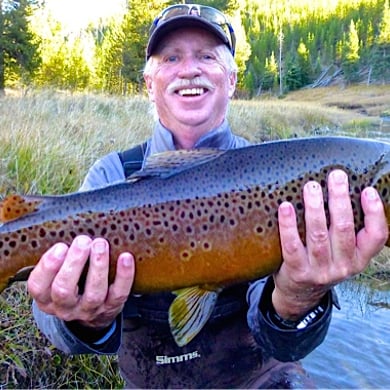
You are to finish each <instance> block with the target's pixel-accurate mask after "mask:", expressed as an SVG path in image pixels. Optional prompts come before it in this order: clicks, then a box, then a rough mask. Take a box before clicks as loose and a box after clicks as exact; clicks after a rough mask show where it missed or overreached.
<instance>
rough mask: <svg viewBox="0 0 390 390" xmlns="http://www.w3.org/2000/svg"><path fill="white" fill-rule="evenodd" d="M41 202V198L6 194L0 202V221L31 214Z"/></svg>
mask: <svg viewBox="0 0 390 390" xmlns="http://www.w3.org/2000/svg"><path fill="white" fill-rule="evenodd" d="M41 202H42V200H33V199H27V198H24V197H23V196H21V195H10V196H7V197H6V198H5V199H4V200H3V201H2V202H1V203H0V221H1V222H2V223H5V222H9V221H12V220H14V219H18V218H21V217H23V216H24V215H27V214H31V213H33V212H35V211H37V210H38V205H39V204H40V203H41Z"/></svg>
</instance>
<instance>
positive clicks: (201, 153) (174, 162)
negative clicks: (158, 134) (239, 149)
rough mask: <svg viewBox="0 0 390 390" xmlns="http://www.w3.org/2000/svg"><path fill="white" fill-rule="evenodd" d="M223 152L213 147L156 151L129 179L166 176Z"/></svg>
mask: <svg viewBox="0 0 390 390" xmlns="http://www.w3.org/2000/svg"><path fill="white" fill-rule="evenodd" d="M224 153H226V150H221V149H214V148H201V149H193V150H184V149H183V150H175V151H169V152H162V153H157V154H154V155H152V156H150V157H148V158H147V160H146V162H145V167H144V168H143V169H142V171H138V172H135V173H134V174H133V175H131V176H130V177H129V179H130V180H134V179H141V178H143V177H149V176H159V177H162V178H166V177H169V176H172V175H175V174H177V173H179V172H182V171H185V170H187V169H189V168H192V167H194V166H197V165H201V164H204V163H206V162H208V161H211V160H214V159H216V158H218V157H219V156H221V155H222V154H224Z"/></svg>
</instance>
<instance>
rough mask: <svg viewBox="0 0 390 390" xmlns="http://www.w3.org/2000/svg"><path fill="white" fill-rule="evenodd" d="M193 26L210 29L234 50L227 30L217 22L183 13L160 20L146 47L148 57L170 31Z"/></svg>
mask: <svg viewBox="0 0 390 390" xmlns="http://www.w3.org/2000/svg"><path fill="white" fill-rule="evenodd" d="M187 27H189V28H191V27H199V28H202V29H204V30H207V31H209V32H210V33H212V34H214V35H215V36H216V37H217V38H219V39H220V40H221V41H222V42H223V43H224V44H225V45H227V46H228V47H229V49H230V51H232V48H231V45H230V41H229V38H228V37H227V36H226V34H225V32H224V31H223V30H222V28H221V27H219V26H218V25H216V24H213V23H210V22H208V21H207V20H206V19H204V18H200V17H198V16H192V15H181V16H177V17H174V18H171V19H169V20H167V21H164V22H160V24H159V25H158V26H157V27H156V29H155V30H154V31H153V33H152V34H151V35H150V37H149V41H148V45H147V47H146V58H147V59H149V57H150V56H151V55H152V54H153V53H154V52H155V50H156V48H157V45H158V44H159V42H160V41H161V39H163V38H164V37H165V36H166V35H167V34H168V33H170V32H171V31H175V30H178V29H180V28H187Z"/></svg>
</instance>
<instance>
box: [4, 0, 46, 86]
mask: <svg viewBox="0 0 390 390" xmlns="http://www.w3.org/2000/svg"><path fill="white" fill-rule="evenodd" d="M36 3H37V2H36V1H35V0H19V1H10V0H0V93H4V88H5V84H6V77H7V75H8V77H9V78H11V77H13V78H17V79H19V80H21V81H22V82H28V81H29V80H30V78H31V76H32V75H33V73H34V71H35V70H36V69H37V67H38V66H39V64H40V56H39V54H38V48H39V41H38V39H37V37H36V36H34V34H33V33H32V32H31V31H30V28H29V23H28V16H29V15H30V13H31V7H32V6H33V5H36Z"/></svg>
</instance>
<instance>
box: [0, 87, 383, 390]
mask: <svg viewBox="0 0 390 390" xmlns="http://www.w3.org/2000/svg"><path fill="white" fill-rule="evenodd" d="M8 92H9V93H8V94H7V96H6V97H3V98H1V99H0V118H1V121H0V194H1V195H5V194H7V193H12V192H20V193H37V194H48V193H52V194H63V193H67V192H70V191H75V190H77V188H78V187H79V185H80V184H81V182H82V180H83V177H84V176H85V174H86V172H87V170H88V167H89V166H90V165H91V164H92V163H93V162H94V161H95V160H96V159H97V158H99V157H100V156H102V155H104V154H106V153H108V152H110V151H112V150H119V149H125V148H128V147H130V146H132V145H135V144H137V143H140V142H142V141H143V140H144V139H145V138H147V137H148V136H149V135H150V134H151V132H152V128H153V119H152V116H151V114H150V113H149V111H150V105H149V103H148V101H147V100H146V98H143V97H114V96H102V95H84V94H80V95H79V94H72V95H71V94H67V93H58V92H53V91H29V92H28V93H27V94H26V95H23V96H20V95H19V94H17V93H13V92H12V91H8ZM10 92H11V93H10ZM370 94H371V95H370ZM384 95H385V97H383V96H384ZM354 96H355V100H357V98H356V97H358V100H359V107H360V109H359V110H357V109H356V108H351V107H350V108H348V107H346V106H347V104H346V102H349V101H353V99H354ZM370 96H371V97H372V99H371V100H370V98H369V97H370ZM378 96H379V97H378ZM389 101H390V89H389V87H387V89H385V90H384V91H383V90H380V91H379V92H378V90H377V89H375V90H371V92H370V91H369V90H368V89H362V88H359V89H357V90H355V91H353V90H352V91H351V90H340V89H338V90H335V89H333V90H331V89H323V90H312V91H309V90H306V91H303V92H299V93H296V94H291V95H288V96H287V97H286V98H284V99H274V98H267V99H264V100H254V101H234V102H233V103H232V105H231V107H230V111H229V120H230V122H231V125H232V128H233V129H235V130H236V132H237V133H238V134H240V135H243V136H244V137H247V138H248V139H250V140H251V141H253V142H260V141H264V140H270V139H280V138H288V137H295V136H307V135H313V134H316V133H317V132H318V130H319V129H342V130H344V131H346V132H347V133H348V132H350V134H351V135H359V134H365V132H366V131H367V128H369V127H371V126H376V125H378V123H379V115H380V113H381V112H384V111H385V109H386V108H385V105H386V104H388V103H386V102H389ZM362 107H363V108H362ZM387 108H389V107H387ZM363 111H364V112H365V113H362V112H363ZM373 264H374V265H373V267H372V268H371V269H369V271H368V273H367V278H370V280H378V279H379V280H384V279H387V280H388V279H389V269H390V262H389V256H387V255H383V256H382V257H378V259H375V262H374V263H373ZM380 274H382V275H385V277H384V278H382V279H381V278H379V276H380ZM0 345H1V348H0V389H1V388H3V387H4V388H121V387H122V386H123V382H122V379H121V378H120V375H119V373H118V368H117V360H116V356H111V357H107V356H66V355H64V354H63V353H61V352H60V351H58V350H56V349H55V348H54V347H53V346H51V345H50V343H49V342H48V341H47V340H46V339H45V338H44V337H42V336H41V334H40V333H39V331H38V330H37V328H36V327H35V325H34V321H33V319H32V316H31V299H30V297H29V296H28V294H27V293H26V290H25V284H24V283H21V284H17V285H14V286H12V287H11V288H9V289H8V290H6V291H5V292H3V293H2V294H1V295H0Z"/></svg>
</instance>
